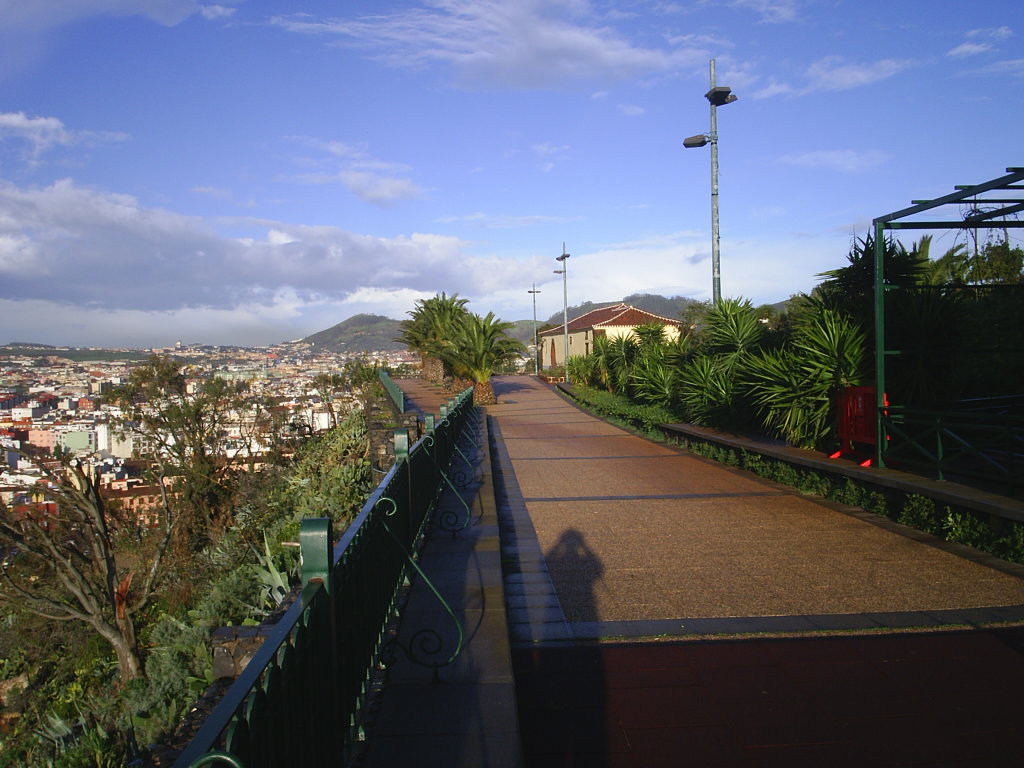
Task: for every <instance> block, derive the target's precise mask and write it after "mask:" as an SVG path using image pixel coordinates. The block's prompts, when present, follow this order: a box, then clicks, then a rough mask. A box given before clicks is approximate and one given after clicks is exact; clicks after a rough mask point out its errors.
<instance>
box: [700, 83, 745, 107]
mask: <svg viewBox="0 0 1024 768" xmlns="http://www.w3.org/2000/svg"><path fill="white" fill-rule="evenodd" d="M704 98H705V99H707V100H708V101H710V102H711V104H712V106H715V107H721V106H724V105H725V104H732V103H733V102H734V101H736V99H737V96H736V94H735V93H733V92H732V88H729V87H728V86H725V85H720V86H718V87H717V88H712V89H711V90H710V91H708V92H707V93H705V94H704Z"/></svg>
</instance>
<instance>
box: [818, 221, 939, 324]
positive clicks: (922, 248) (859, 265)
mask: <svg viewBox="0 0 1024 768" xmlns="http://www.w3.org/2000/svg"><path fill="white" fill-rule="evenodd" d="M929 242H930V241H924V242H923V243H915V244H914V245H913V246H912V247H911V249H910V250H907V248H906V247H905V246H904V245H903V244H902V243H900V242H898V241H896V240H892V239H889V240H886V241H885V249H884V251H883V255H882V270H883V278H884V280H885V284H886V285H887V286H895V287H898V288H912V287H914V286H916V285H920V284H922V283H923V282H925V281H926V280H927V278H928V274H929V271H930V267H929V261H928V243H929ZM846 260H847V265H846V266H845V267H840V268H839V269H832V270H829V271H827V272H822V273H820V274H819V275H818V277H823V278H825V280H824V281H822V282H821V283H820V284H818V285H817V286H816V287H815V288H814V291H813V292H812V293H813V295H814V296H815V298H818V299H821V300H823V301H825V302H827V303H828V305H829V306H831V307H832V308H833V309H838V310H839V311H841V312H843V313H845V314H846V315H849V316H850V317H852V318H854V319H855V320H856V321H857V322H858V323H860V324H861V325H862V326H863V327H869V326H870V322H869V321H870V319H871V318H872V316H873V315H872V307H873V306H874V295H875V239H874V237H873V236H872V235H870V234H869V235H866V236H865V237H864V238H862V239H855V240H854V242H853V245H852V246H851V247H850V251H849V253H848V254H847V255H846Z"/></svg>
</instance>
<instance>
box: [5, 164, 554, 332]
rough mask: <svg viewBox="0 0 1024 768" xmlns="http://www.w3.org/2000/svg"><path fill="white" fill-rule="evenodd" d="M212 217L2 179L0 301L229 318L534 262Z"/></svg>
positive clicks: (447, 241)
mask: <svg viewBox="0 0 1024 768" xmlns="http://www.w3.org/2000/svg"><path fill="white" fill-rule="evenodd" d="M225 225H226V226H230V227H232V229H233V231H238V230H241V229H248V230H249V231H252V232H253V233H254V235H253V236H252V237H248V238H244V239H242V238H237V237H228V236H225V235H222V234H220V233H219V232H218V231H217V230H216V229H215V227H214V226H212V225H211V224H210V223H209V222H207V221H205V220H203V219H200V218H197V217H193V216H185V215H182V214H178V213H174V212H172V211H166V210H161V209H157V208H147V207H145V206H143V205H141V204H140V203H139V202H138V201H137V200H136V199H135V198H133V197H131V196H128V195H120V194H114V193H104V192H97V191H94V190H89V189H84V188H81V187H78V186H76V185H75V184H74V182H72V181H70V180H63V181H59V182H57V183H55V184H53V185H51V186H49V187H45V188H30V189H21V188H18V187H16V186H14V185H12V184H9V183H4V184H0V298H6V299H9V300H27V301H49V302H53V303H56V304H60V305H62V306H75V307H80V308H93V309H103V310H109V311H125V310H131V311H147V312H178V311H181V310H183V309H185V308H189V307H192V308H204V309H209V310H221V311H228V310H233V309H235V308H238V307H245V306H257V305H266V306H273V305H274V304H275V302H276V301H277V298H276V297H278V296H280V295H281V291H285V290H287V291H291V292H293V293H294V295H295V296H297V297H300V298H301V299H302V300H303V301H309V302H312V303H317V302H321V303H322V302H325V301H331V302H336V301H341V300H345V299H347V298H348V297H350V296H351V295H352V294H353V293H354V292H355V291H357V290H360V289H375V290H381V291H400V290H416V291H428V292H433V291H435V290H447V291H449V292H451V291H458V292H460V293H461V294H463V295H473V294H479V293H481V292H485V291H487V290H490V286H493V285H494V284H495V283H499V284H500V283H502V282H510V281H519V282H526V281H528V280H529V277H528V275H529V274H531V270H532V269H534V262H533V261H532V260H530V259H526V260H516V259H506V260H500V261H499V260H496V259H493V258H490V257H487V256H479V255H477V254H475V253H474V252H472V250H471V247H470V244H468V243H466V242H464V241H462V240H460V239H458V238H455V237H447V236H441V235H432V234H419V233H412V234H409V235H403V236H398V237H392V238H382V237H373V236H369V235H363V234H358V233H355V232H351V231H348V230H343V229H340V228H338V227H329V226H319V227H316V226H300V225H293V224H287V223H282V222H276V221H266V220H253V219H240V220H235V221H229V222H225Z"/></svg>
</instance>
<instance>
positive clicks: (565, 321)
mask: <svg viewBox="0 0 1024 768" xmlns="http://www.w3.org/2000/svg"><path fill="white" fill-rule="evenodd" d="M568 258H569V254H568V253H566V252H565V243H562V255H561V256H556V257H555V261H559V262H561V263H562V268H561V269H556V270H555V274H556V275H561V276H562V342H563V343H562V350H563V351H562V365H564V366H565V383H566V384H568V383H569V284H568V277H569V265H568V264H567V263H566V260H567V259H568Z"/></svg>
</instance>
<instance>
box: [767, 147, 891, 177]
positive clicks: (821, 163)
mask: <svg viewBox="0 0 1024 768" xmlns="http://www.w3.org/2000/svg"><path fill="white" fill-rule="evenodd" d="M886 158H887V155H886V154H885V153H884V152H880V151H877V150H868V151H866V152H857V151H854V150H852V149H836V150H818V151H815V152H803V153H800V154H793V155H784V156H783V157H780V158H779V162H780V163H783V164H785V165H797V166H802V167H804V168H825V169H827V170H831V171H841V172H843V173H857V172H860V171H866V170H869V169H871V168H877V167H878V166H880V165H881V164H882V163H884V162H885V160H886Z"/></svg>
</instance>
